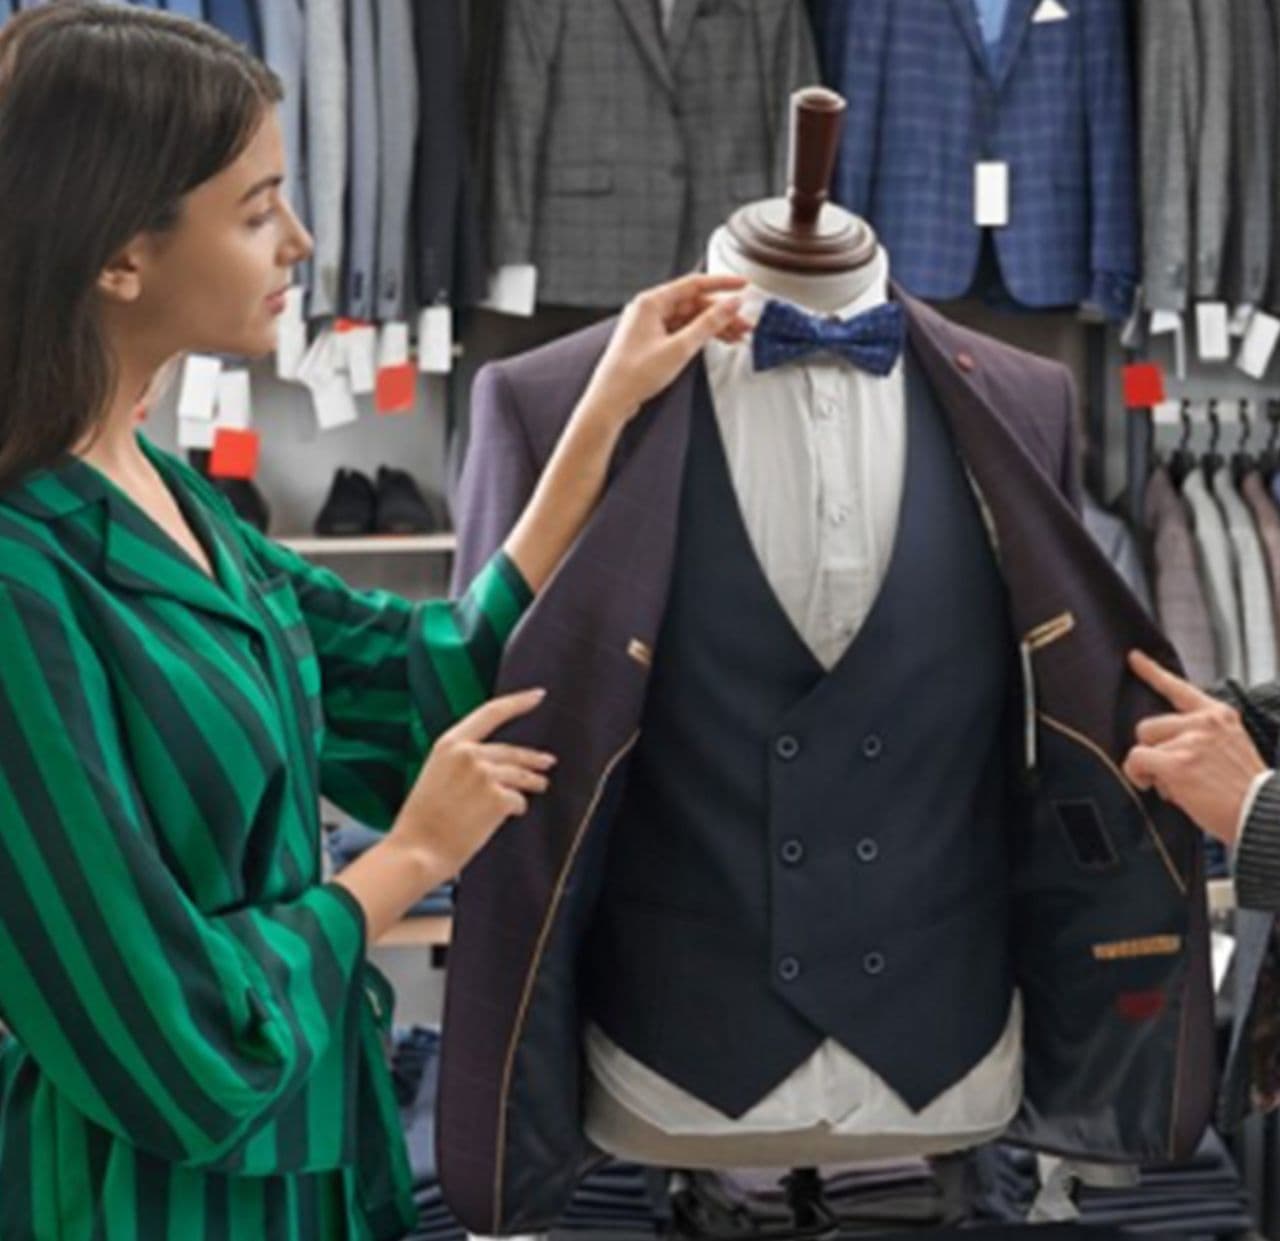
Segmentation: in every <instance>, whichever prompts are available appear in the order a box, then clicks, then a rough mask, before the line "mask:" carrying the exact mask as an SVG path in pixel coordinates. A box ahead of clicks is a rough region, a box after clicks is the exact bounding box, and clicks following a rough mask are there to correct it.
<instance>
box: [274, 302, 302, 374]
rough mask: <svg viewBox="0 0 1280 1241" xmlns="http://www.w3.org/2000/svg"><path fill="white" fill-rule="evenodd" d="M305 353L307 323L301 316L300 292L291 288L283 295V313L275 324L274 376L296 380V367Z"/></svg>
mask: <svg viewBox="0 0 1280 1241" xmlns="http://www.w3.org/2000/svg"><path fill="white" fill-rule="evenodd" d="M306 352H307V321H306V319H305V318H303V314H302V290H301V289H299V288H296V287H295V288H292V289H290V290H289V291H288V292H287V293H286V294H285V295H284V311H283V313H282V314H281V315H280V318H279V319H278V320H277V322H276V375H277V376H278V377H279V378H281V379H297V378H298V367H299V366H300V365H301V364H302V359H303V356H304V355H305V354H306Z"/></svg>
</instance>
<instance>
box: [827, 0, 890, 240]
mask: <svg viewBox="0 0 1280 1241" xmlns="http://www.w3.org/2000/svg"><path fill="white" fill-rule="evenodd" d="M864 7H866V6H858V5H853V4H848V3H845V2H844V0H815V4H814V21H815V26H816V29H817V34H818V48H819V57H820V60H821V64H822V75H823V78H824V80H825V81H826V83H827V85H828V86H830V87H832V88H833V89H834V90H837V91H839V92H840V93H841V94H842V95H844V97H845V98H846V99H847V100H848V104H849V107H848V111H847V112H846V114H845V126H844V135H843V137H842V138H841V141H840V157H839V161H838V163H837V164H836V172H835V178H834V180H833V183H832V185H833V188H832V197H833V198H834V199H835V201H836V202H838V203H840V204H841V205H842V206H844V207H847V208H848V209H849V210H850V211H852V212H855V213H856V214H858V215H862V216H865V215H866V214H867V213H868V211H869V210H870V208H871V187H872V177H873V175H874V171H875V169H876V167H877V166H878V164H879V150H880V142H879V134H880V118H881V94H882V89H883V84H884V61H885V56H884V48H885V46H886V43H885V40H886V38H887V31H886V28H885V26H886V22H887V21H888V9H889V6H888V5H886V4H877V5H874V6H871V7H870V8H869V10H868V11H866V12H863V11H862V10H863V8H864ZM855 8H856V9H858V10H859V11H858V12H857V13H854V12H853V11H852V10H854V9H855Z"/></svg>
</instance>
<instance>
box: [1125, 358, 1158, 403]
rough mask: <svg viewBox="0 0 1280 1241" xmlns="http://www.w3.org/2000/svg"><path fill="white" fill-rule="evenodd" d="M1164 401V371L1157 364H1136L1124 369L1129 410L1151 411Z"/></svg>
mask: <svg viewBox="0 0 1280 1241" xmlns="http://www.w3.org/2000/svg"><path fill="white" fill-rule="evenodd" d="M1163 400H1164V371H1163V370H1161V368H1160V365H1159V364H1158V363H1156V362H1135V363H1134V364H1133V365H1132V366H1126V367H1125V368H1124V403H1125V407H1126V408H1127V409H1151V408H1152V407H1153V406H1156V405H1159V404H1160V403H1161V402H1162V401H1163Z"/></svg>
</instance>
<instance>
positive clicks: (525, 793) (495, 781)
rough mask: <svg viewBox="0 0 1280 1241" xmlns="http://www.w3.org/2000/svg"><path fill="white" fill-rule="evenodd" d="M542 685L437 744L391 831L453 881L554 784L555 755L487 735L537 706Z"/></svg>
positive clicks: (491, 707)
mask: <svg viewBox="0 0 1280 1241" xmlns="http://www.w3.org/2000/svg"><path fill="white" fill-rule="evenodd" d="M545 698H546V692H545V691H544V690H527V691H525V692H524V693H520V694H509V695H507V696H506V697H503V698H495V699H493V700H492V701H490V702H487V703H485V704H484V706H482V707H480V708H478V709H477V710H476V711H473V712H472V713H471V714H470V715H468V716H467V717H466V718H465V719H463V720H461V721H460V722H459V723H457V724H455V725H454V727H453V728H451V729H450V730H449V731H448V732H447V733H444V734H443V735H442V736H441V737H440V738H439V739H438V740H437V741H436V743H435V746H434V747H433V748H432V750H431V753H430V755H429V756H428V758H427V761H426V763H425V764H424V765H423V768H422V771H421V772H420V773H419V775H418V779H417V781H416V782H415V784H414V786H413V790H412V791H411V792H410V794H409V796H408V798H407V800H406V801H405V803H404V806H403V808H402V809H401V811H400V814H399V816H398V818H397V819H396V823H395V826H394V827H393V828H392V830H391V833H390V839H391V840H392V841H394V842H395V843H396V844H398V845H400V846H401V847H403V848H406V849H411V850H413V851H414V852H417V853H420V854H423V855H425V856H427V857H429V858H431V859H432V863H433V865H432V869H433V870H437V869H438V870H440V871H441V872H442V874H443V877H444V878H452V877H453V876H455V875H456V874H457V873H458V872H459V871H461V870H462V868H463V867H464V866H465V865H466V864H467V863H468V862H469V861H470V860H471V859H472V858H473V857H474V856H475V855H476V854H477V853H478V852H479V851H480V850H481V849H482V848H483V847H484V846H485V844H486V843H487V842H488V841H489V839H490V837H492V836H493V834H494V833H495V832H496V831H497V830H498V828H500V827H501V826H502V825H503V824H504V823H505V822H506V821H507V820H508V819H511V818H518V817H519V816H521V815H523V814H525V813H526V811H527V810H528V809H529V798H530V797H532V796H534V795H536V794H539V793H545V792H546V791H547V789H548V788H549V787H550V781H549V778H548V773H549V772H550V771H551V769H552V768H553V767H554V766H555V764H556V759H555V756H554V755H551V754H546V753H544V752H542V751H540V750H530V749H526V748H524V747H522V746H513V745H495V744H492V743H490V742H489V738H490V737H491V736H492V735H493V734H494V733H495V732H497V730H498V729H499V728H501V727H503V725H505V724H509V723H510V722H511V721H512V720H516V719H519V718H520V717H521V716H525V715H528V714H529V713H530V712H532V711H535V710H536V709H537V708H538V707H539V706H541V705H542V702H543V701H544V699H545Z"/></svg>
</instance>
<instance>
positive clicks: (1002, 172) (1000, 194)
mask: <svg viewBox="0 0 1280 1241" xmlns="http://www.w3.org/2000/svg"><path fill="white" fill-rule="evenodd" d="M973 218H974V222H975V223H976V224H978V225H979V226H980V227H982V228H1004V227H1005V225H1007V224H1008V223H1009V165H1008V164H1006V163H1005V162H1004V161H1003V160H988V161H986V162H984V163H981V164H978V165H977V166H976V167H975V168H974V177H973Z"/></svg>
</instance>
